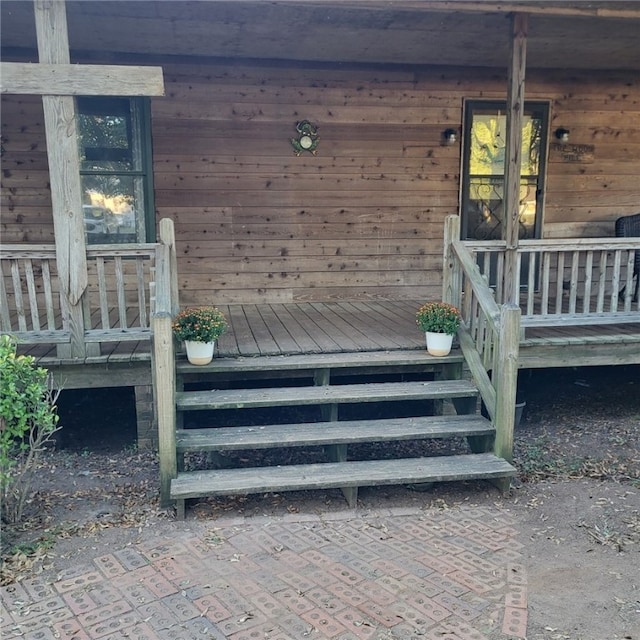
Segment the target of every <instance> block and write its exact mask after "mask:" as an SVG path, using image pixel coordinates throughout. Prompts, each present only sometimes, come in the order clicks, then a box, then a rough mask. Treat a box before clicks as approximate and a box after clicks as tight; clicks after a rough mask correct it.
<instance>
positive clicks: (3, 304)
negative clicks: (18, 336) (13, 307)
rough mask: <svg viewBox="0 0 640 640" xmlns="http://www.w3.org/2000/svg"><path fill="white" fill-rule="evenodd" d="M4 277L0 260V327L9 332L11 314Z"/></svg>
mask: <svg viewBox="0 0 640 640" xmlns="http://www.w3.org/2000/svg"><path fill="white" fill-rule="evenodd" d="M4 278H5V274H4V267H3V266H2V262H0V329H1V330H2V331H6V332H9V331H11V316H10V315H9V298H8V297H7V288H6V286H5V284H4Z"/></svg>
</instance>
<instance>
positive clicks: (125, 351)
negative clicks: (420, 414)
mask: <svg viewBox="0 0 640 640" xmlns="http://www.w3.org/2000/svg"><path fill="white" fill-rule="evenodd" d="M420 304H421V301H418V300H415V301H412V300H401V301H385V300H381V301H367V302H362V301H351V302H326V303H319V302H318V303H291V304H269V305H252V304H249V305H247V304H237V305H227V306H221V307H220V308H221V309H222V310H223V311H224V313H225V314H226V316H227V318H228V321H229V330H228V331H227V333H226V334H224V335H223V336H222V337H221V338H220V340H219V341H218V344H217V346H216V357H218V358H239V357H256V356H281V355H305V354H322V353H327V354H329V353H359V352H372V351H406V350H419V349H424V348H425V341H424V335H423V334H422V333H421V332H420V330H419V329H418V327H417V326H416V323H415V312H416V310H417V309H418V307H419V306H420ZM101 349H102V351H101V355H100V356H93V357H90V358H86V360H85V363H86V364H116V363H127V362H137V363H141V362H146V361H149V360H150V358H151V356H150V345H149V343H148V342H111V343H106V344H103V345H102V347H101ZM520 349H521V356H522V361H521V363H520V366H521V368H528V367H557V366H580V365H588V364H634V363H640V316H639V321H638V323H626V324H620V325H610V324H609V325H580V326H565V327H529V328H527V329H526V333H525V339H524V340H523V341H522V343H521V347H520ZM21 352H22V353H29V354H31V355H34V356H36V357H37V358H38V360H39V361H40V362H41V364H42V365H43V366H51V365H65V364H66V365H71V364H80V362H79V361H77V360H73V361H71V360H70V361H65V360H60V359H58V358H56V355H55V347H54V346H53V345H51V346H49V345H43V344H37V345H24V346H22V347H21ZM596 355H597V359H598V361H597V362H595V361H593V359H594V357H595V356H596Z"/></svg>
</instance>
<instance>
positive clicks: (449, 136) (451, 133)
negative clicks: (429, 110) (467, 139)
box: [442, 129, 458, 146]
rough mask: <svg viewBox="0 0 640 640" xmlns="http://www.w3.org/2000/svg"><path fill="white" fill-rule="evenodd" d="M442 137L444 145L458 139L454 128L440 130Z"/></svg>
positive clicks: (452, 143)
mask: <svg viewBox="0 0 640 640" xmlns="http://www.w3.org/2000/svg"><path fill="white" fill-rule="evenodd" d="M442 138H443V140H444V143H445V144H446V145H448V146H451V145H454V144H455V143H456V141H457V140H458V132H457V131H456V130H455V129H445V130H444V131H443V132H442Z"/></svg>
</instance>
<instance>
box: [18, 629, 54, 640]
mask: <svg viewBox="0 0 640 640" xmlns="http://www.w3.org/2000/svg"><path fill="white" fill-rule="evenodd" d="M22 638H23V640H58V639H57V638H56V635H55V633H54V632H53V631H52V630H51V629H38V631H32V632H31V633H27V634H26V635H25V636H22Z"/></svg>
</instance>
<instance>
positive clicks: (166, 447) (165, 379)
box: [152, 218, 179, 507]
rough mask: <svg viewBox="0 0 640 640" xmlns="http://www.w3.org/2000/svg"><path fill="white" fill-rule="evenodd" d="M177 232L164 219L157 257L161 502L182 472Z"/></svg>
mask: <svg viewBox="0 0 640 640" xmlns="http://www.w3.org/2000/svg"><path fill="white" fill-rule="evenodd" d="M175 265H176V252H175V234H174V228H173V221H172V220H169V219H166V218H165V219H162V220H161V221H160V244H159V245H158V249H157V256H156V288H155V296H156V299H155V307H154V312H153V316H152V328H153V350H152V355H153V369H152V370H153V376H154V385H153V386H154V389H155V393H156V403H155V404H156V419H157V421H158V454H159V458H160V503H161V506H163V507H166V506H169V505H170V504H171V501H170V499H169V492H170V488H171V480H172V479H173V478H175V477H176V475H177V473H178V467H177V453H176V400H175V393H176V380H175V354H174V341H173V331H172V329H171V323H172V320H173V317H174V316H175V314H176V313H177V312H178V305H179V301H178V287H177V274H176V267H175Z"/></svg>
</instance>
